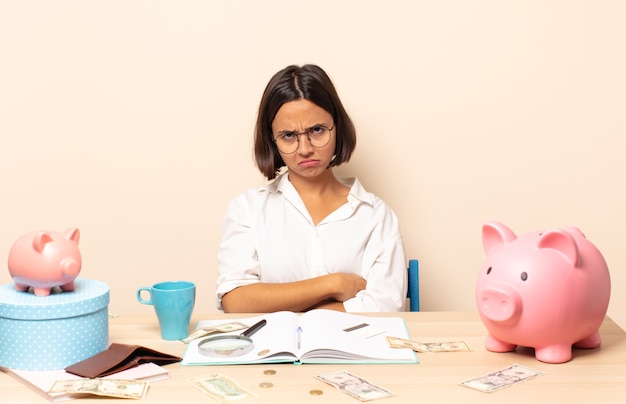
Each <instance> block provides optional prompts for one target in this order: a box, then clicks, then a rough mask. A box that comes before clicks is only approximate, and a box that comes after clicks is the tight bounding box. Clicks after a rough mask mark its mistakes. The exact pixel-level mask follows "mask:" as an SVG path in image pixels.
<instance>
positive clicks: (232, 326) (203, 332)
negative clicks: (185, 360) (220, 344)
mask: <svg viewBox="0 0 626 404" xmlns="http://www.w3.org/2000/svg"><path fill="white" fill-rule="evenodd" d="M244 328H249V327H248V326H247V325H245V324H243V323H240V322H238V321H235V322H232V323H225V324H218V325H213V326H210V327H201V328H198V329H196V330H195V331H194V332H192V333H191V334H190V335H189V336H188V337H187V338H185V339H181V340H180V342H182V343H183V344H188V343H190V342H191V341H193V340H194V339H198V338H201V337H205V336H207V335H210V334H219V333H224V332H231V331H238V330H243V329H244Z"/></svg>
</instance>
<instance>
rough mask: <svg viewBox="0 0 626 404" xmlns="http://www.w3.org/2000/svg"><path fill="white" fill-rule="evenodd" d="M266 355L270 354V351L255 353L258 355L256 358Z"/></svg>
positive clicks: (264, 350)
mask: <svg viewBox="0 0 626 404" xmlns="http://www.w3.org/2000/svg"><path fill="white" fill-rule="evenodd" d="M268 353H270V350H269V349H263V350H262V351H259V352H258V353H257V355H258V356H264V355H267V354H268Z"/></svg>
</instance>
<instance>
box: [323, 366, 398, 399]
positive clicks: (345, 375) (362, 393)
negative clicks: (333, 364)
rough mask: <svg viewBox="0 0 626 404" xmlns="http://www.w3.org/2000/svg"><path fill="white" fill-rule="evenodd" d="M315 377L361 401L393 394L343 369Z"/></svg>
mask: <svg viewBox="0 0 626 404" xmlns="http://www.w3.org/2000/svg"><path fill="white" fill-rule="evenodd" d="M315 378H317V379H319V380H321V381H323V382H324V383H328V384H330V385H331V386H333V387H334V388H336V389H337V390H339V391H341V392H342V393H345V394H348V395H349V396H352V397H354V398H357V399H359V400H361V401H371V400H377V399H379V398H386V397H391V396H393V395H395V394H394V393H392V392H390V391H388V390H386V389H383V388H382V387H379V386H376V385H375V384H372V383H370V382H368V381H367V380H365V379H363V378H361V377H358V376H355V375H353V374H352V373H350V372H348V371H345V370H342V371H339V372H332V373H326V374H323V375H318V376H315Z"/></svg>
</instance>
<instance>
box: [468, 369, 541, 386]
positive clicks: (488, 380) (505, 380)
mask: <svg viewBox="0 0 626 404" xmlns="http://www.w3.org/2000/svg"><path fill="white" fill-rule="evenodd" d="M542 374H544V373H543V372H541V371H539V370H534V369H531V368H528V367H526V366H522V365H518V364H513V365H511V366H509V367H508V368H505V369H501V370H498V371H495V372H491V373H489V374H486V375H484V376H480V377H476V378H473V379H469V380H465V381H463V382H461V383H460V384H461V385H462V386H465V387H469V388H472V389H475V390H478V391H482V392H484V393H491V392H494V391H497V390H501V389H503V388H505V387H510V386H513V385H514V384H517V383H521V382H523V381H526V380H529V379H532V378H534V377H537V376H540V375H542Z"/></svg>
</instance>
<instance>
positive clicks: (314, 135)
mask: <svg viewBox="0 0 626 404" xmlns="http://www.w3.org/2000/svg"><path fill="white" fill-rule="evenodd" d="M334 128H335V125H334V124H333V126H331V127H330V128H328V127H326V126H324V125H315V126H312V127H310V128H309V129H307V130H305V131H304V132H300V133H298V132H287V133H283V134H282V135H278V136H276V137H275V138H274V139H273V140H274V143H276V147H278V150H280V151H281V152H282V153H285V154H291V153H295V152H296V150H298V143H299V142H300V136H302V135H306V138H307V139H308V140H309V144H310V145H311V146H313V147H315V148H317V149H319V148H320V147H324V146H326V145H327V144H328V143H329V142H330V132H331V131H332V130H333V129H334Z"/></svg>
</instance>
